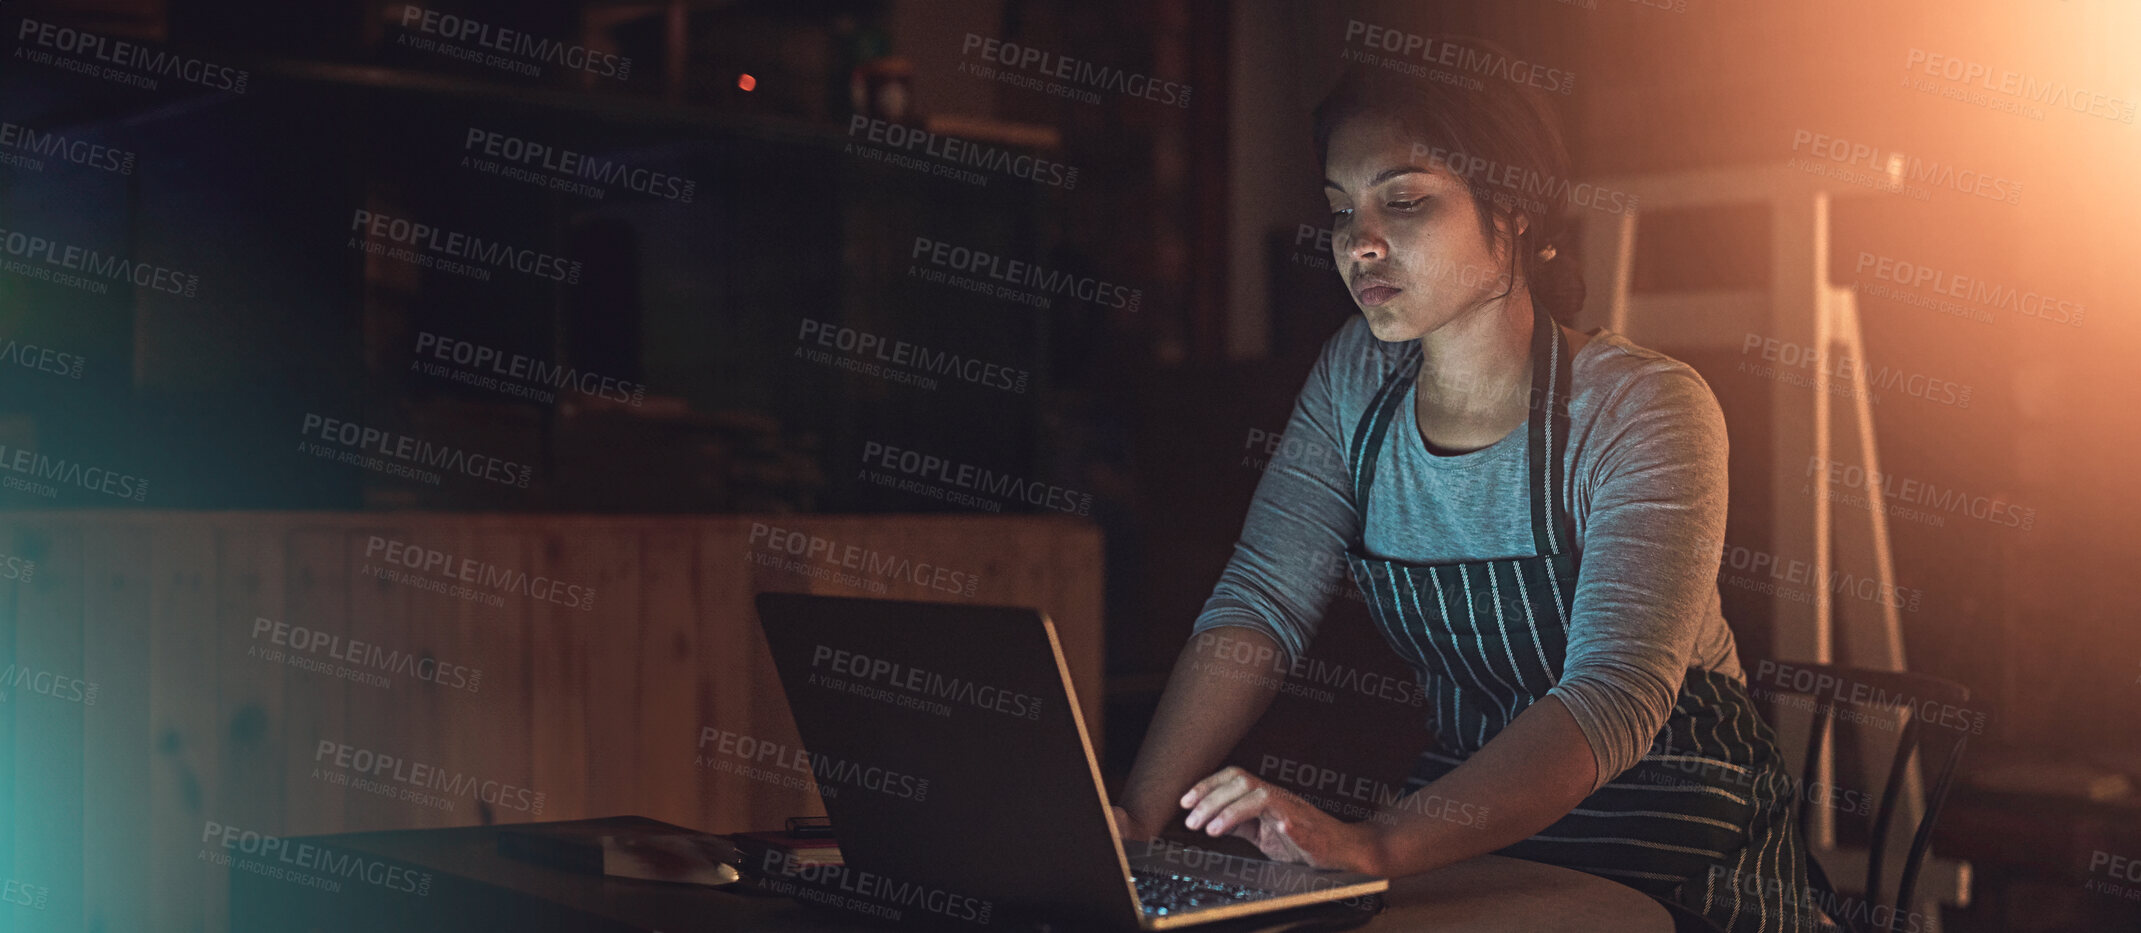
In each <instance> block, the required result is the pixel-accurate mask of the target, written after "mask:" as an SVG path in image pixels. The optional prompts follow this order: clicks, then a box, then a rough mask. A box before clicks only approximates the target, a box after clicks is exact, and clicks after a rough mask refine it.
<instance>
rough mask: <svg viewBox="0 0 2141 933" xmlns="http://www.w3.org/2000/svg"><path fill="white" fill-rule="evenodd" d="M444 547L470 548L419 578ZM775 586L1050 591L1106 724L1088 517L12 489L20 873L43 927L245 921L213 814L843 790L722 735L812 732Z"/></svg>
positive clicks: (389, 818) (731, 821)
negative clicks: (106, 508) (90, 498)
mask: <svg viewBox="0 0 2141 933" xmlns="http://www.w3.org/2000/svg"><path fill="white" fill-rule="evenodd" d="M812 540H823V541H826V542H830V543H829V544H828V545H827V550H828V551H830V550H831V549H832V548H835V547H837V548H838V549H839V550H838V551H837V552H834V556H835V557H852V558H853V560H852V563H853V564H854V565H855V568H854V570H852V571H845V568H842V567H840V566H838V565H836V564H833V563H832V562H830V561H828V560H826V559H825V558H824V557H823V556H816V557H813V556H810V555H809V551H810V542H811V541H812ZM381 542H386V543H384V544H383V543H381ZM389 548H393V549H395V551H396V553H389ZM850 548H854V549H856V550H852V551H851V550H849V549H850ZM411 549H416V550H415V551H412V550H411ZM790 550H799V551H802V552H803V554H801V555H796V554H790V553H789V551H790ZM419 552H420V553H419ZM431 554H437V555H450V558H451V559H450V560H446V559H444V558H441V559H440V560H439V562H438V564H437V565H436V566H433V567H431V568H430V569H429V570H426V569H425V568H424V566H423V565H424V558H425V555H431ZM412 555H413V556H414V558H415V563H416V564H417V566H416V567H414V568H411V567H409V566H407V564H408V562H409V561H410V560H411V558H412ZM397 557H398V558H400V559H399V560H397V559H396V558H397ZM18 561H19V562H18ZM20 562H29V563H34V565H35V566H34V569H32V570H28V571H27V572H25V571H24V569H23V568H24V567H25V566H26V565H25V564H24V563H20ZM922 565H927V566H928V567H929V568H930V570H929V571H927V572H924V571H920V570H918V569H917V568H918V567H920V566H922ZM381 568H385V569H391V570H395V571H396V572H397V573H398V574H400V575H399V576H398V577H394V578H389V577H385V576H381V575H379V574H378V573H377V572H376V571H377V570H379V569H381ZM937 568H944V569H946V570H948V571H950V572H952V573H957V574H971V575H972V577H973V578H974V579H975V581H976V582H977V584H978V585H977V586H975V588H974V592H973V594H972V595H971V596H968V595H965V594H963V593H961V594H953V593H950V592H946V591H944V590H942V589H937V588H933V584H938V583H940V582H941V583H945V584H950V583H953V582H954V580H953V578H950V577H946V578H944V579H943V580H941V581H940V580H939V579H938V578H937V576H936V574H935V570H936V569H937ZM902 570H904V571H906V572H905V574H904V575H903V574H902V572H901V571H902ZM841 571H845V572H847V573H849V574H850V575H851V577H853V578H860V579H863V580H865V581H867V582H881V583H882V584H883V585H884V587H883V590H882V591H881V592H880V591H878V590H876V589H875V588H874V587H871V588H858V587H857V586H855V585H854V584H853V583H852V582H850V580H849V579H840V578H828V573H830V572H841ZM486 577H489V578H491V579H490V582H488V583H486V582H485V578H486ZM916 577H920V578H921V582H916V579H915V578H916ZM964 579H965V578H963V577H962V578H959V579H958V580H957V582H964ZM531 581H540V582H531ZM449 585H459V586H461V587H463V589H464V590H467V591H469V592H470V593H472V594H473V596H474V597H475V598H467V596H466V595H464V594H456V593H454V592H451V591H448V592H441V591H440V589H439V588H440V587H444V586H449ZM766 590H774V591H789V592H814V593H826V594H837V595H851V596H861V595H881V596H885V597H888V598H894V599H918V600H945V601H950V600H971V601H974V602H982V603H993V604H1011V605H1029V606H1039V607H1042V608H1043V609H1045V610H1047V611H1048V613H1049V614H1050V616H1051V617H1053V618H1054V619H1055V621H1056V625H1057V630H1058V632H1059V633H1060V635H1061V639H1062V644H1063V651H1064V655H1065V656H1066V658H1067V660H1068V661H1069V664H1070V669H1071V676H1072V678H1073V679H1074V681H1075V682H1076V684H1077V687H1078V691H1079V699H1080V701H1081V702H1082V703H1083V705H1084V710H1085V716H1086V724H1087V726H1088V727H1089V728H1091V729H1092V730H1093V731H1094V733H1095V739H1096V741H1097V740H1098V739H1099V735H1098V733H1099V731H1100V729H1101V728H1102V724H1101V717H1100V711H1101V705H1100V704H1101V700H1102V699H1103V696H1102V689H1101V676H1102V670H1101V667H1102V640H1101V536H1100V532H1099V530H1098V529H1097V528H1096V527H1095V526H1093V525H1091V524H1089V523H1086V522H1081V521H1077V520H1073V519H1068V518H1055V517H1028V516H1017V517H1013V516H967V515H944V516H934V515H931V516H907V515H872V516H834V515H766V516H752V515H715V516H681V517H667V516H630V515H621V516H585V515H579V516H574V515H465V514H446V513H413V512H412V513H380V514H374V513H362V514H359V513H286V512H15V513H9V514H6V515H0V672H4V673H0V677H4V678H5V680H4V682H0V817H4V818H0V869H4V870H5V871H4V873H0V877H4V878H5V879H7V880H9V881H11V882H20V883H23V884H28V885H34V886H37V887H38V888H41V889H46V890H48V892H49V893H48V896H47V897H46V898H45V906H44V909H43V910H42V911H39V912H31V911H26V910H25V911H24V912H23V913H24V916H25V917H26V918H29V919H34V920H35V922H36V924H37V926H36V927H35V928H36V929H41V930H43V929H49V930H65V931H82V930H98V929H103V930H152V929H154V930H179V929H207V930H220V929H222V928H223V926H224V919H225V916H226V914H225V910H224V908H225V894H226V892H227V891H228V890H229V882H228V880H227V873H228V871H229V870H228V869H225V868H220V867H216V866H212V865H210V864H209V863H207V862H204V861H200V860H198V859H197V858H196V856H197V855H198V854H199V853H200V852H201V851H202V850H203V848H204V847H203V845H202V842H201V840H202V836H203V834H204V831H205V830H207V829H208V824H210V823H215V824H222V825H230V826H238V827H242V828H243V829H245V830H247V831H252V832H258V833H266V834H272V835H276V836H299V835H317V834H324V833H340V832H349V831H362V830H391V829H422V828H427V827H446V826H467V825H473V824H478V823H483V822H488V821H496V822H502V823H512V822H527V821H536V820H560V819H582V818H588V817H597V816H603V815H606V814H611V813H617V812H634V813H644V814H647V815H649V816H653V817H657V818H660V819H664V820H668V821H670V822H673V823H678V824H682V825H687V826H694V827H702V828H705V829H708V830H711V831H715V832H731V831H738V830H744V829H750V828H752V827H758V826H778V825H780V824H781V820H782V819H783V818H784V817H787V816H790V815H794V814H802V813H821V812H823V811H822V809H820V803H819V799H818V795H817V793H816V792H815V791H813V790H811V789H809V787H808V785H807V784H806V783H805V782H801V781H793V780H787V779H786V778H791V777H792V775H791V774H785V773H784V774H781V775H771V774H760V775H754V776H752V777H746V776H744V774H743V773H741V772H740V771H738V770H735V769H733V768H725V767H724V765H729V766H733V765H736V764H738V763H739V761H742V759H741V758H739V757H738V756H737V755H736V754H734V753H731V754H729V755H723V754H720V753H719V752H718V750H717V747H709V746H707V745H702V739H703V737H704V736H705V735H706V734H707V733H706V730H708V729H713V730H717V731H718V734H719V735H721V736H724V737H726V736H742V737H748V738H749V739H750V740H751V741H752V742H754V743H760V744H762V745H763V744H770V745H771V746H773V747H778V748H785V749H794V748H796V747H798V742H797V739H796V732H795V724H794V721H793V720H792V719H791V718H790V716H789V713H788V706H787V703H786V701H785V700H784V698H783V694H782V692H781V689H780V684H779V681H778V679H777V678H776V675H775V674H774V671H773V664H772V659H771V657H770V655H768V653H767V651H766V648H765V645H764V643H763V637H762V636H761V634H760V633H759V631H758V624H757V621H756V613H755V611H754V610H753V609H752V607H751V598H752V596H753V594H754V593H756V592H759V591H766ZM590 592H591V593H592V597H593V598H592V602H590V603H584V604H582V605H583V606H585V607H586V608H582V607H580V606H575V605H573V604H572V603H573V600H574V597H575V596H576V595H578V596H586V595H587V594H588V593H590ZM261 620H265V621H266V624H267V627H266V628H265V629H263V628H262V622H261ZM277 626H283V627H284V628H280V629H278V628H277ZM278 632H280V633H281V638H280V643H278V638H277V634H278ZM301 632H302V633H310V634H304V635H300V633H301ZM298 638H304V639H306V641H307V643H308V646H307V647H306V648H299V647H297V646H295V645H293V644H290V642H292V641H294V640H296V639H298ZM315 638H318V639H323V640H322V641H321V642H320V643H319V644H317V645H312V644H311V641H312V639H315ZM375 648H376V649H379V651H380V652H381V653H380V654H377V655H374V654H373V653H372V652H373V649H375ZM389 652H391V653H392V654H391V655H389V654H387V653H389ZM278 654H279V655H280V657H278V656H277V655H278ZM390 657H398V658H400V659H402V660H405V661H406V660H408V659H410V658H411V657H413V658H415V659H417V660H418V661H421V662H423V663H424V667H423V668H422V669H421V670H419V669H416V668H415V667H414V664H413V663H412V664H411V665H410V666H409V668H408V669H406V670H404V669H400V666H399V665H398V664H396V663H393V662H390V661H389V660H388V659H389V658H390ZM293 658H294V659H296V660H300V661H303V662H305V664H304V666H299V665H293V664H291V663H289V662H290V661H291V660H292V659H293ZM442 670H444V671H446V673H444V674H442V673H441V671H442ZM323 743H324V746H323ZM323 747H324V749H325V751H324V752H323V751H322V749H323ZM345 750H351V753H350V755H349V756H347V757H346V758H345V757H344V756H343V754H342V753H343V752H344V751H345ZM359 755H362V756H364V759H365V760H372V759H376V758H378V756H392V757H393V758H394V759H395V760H397V761H398V762H400V763H402V764H404V765H406V766H407V767H406V768H404V771H403V773H404V774H405V775H407V776H410V777H413V778H415V779H416V785H414V786H424V785H426V784H427V783H429V782H427V781H426V780H425V779H427V778H432V777H438V776H441V775H443V776H444V780H443V781H442V782H440V783H441V784H442V785H443V786H440V787H437V788H436V789H433V788H432V787H429V786H425V787H424V790H425V791H426V793H425V794H424V798H425V799H421V800H419V799H414V798H410V797H404V796H395V795H397V794H400V793H401V792H403V791H407V790H410V789H411V788H412V785H411V784H410V783H405V782H397V781H395V780H392V769H389V771H388V772H387V773H385V774H382V775H381V777H382V778H383V779H382V780H380V781H377V782H375V783H376V785H377V786H374V787H371V788H369V789H360V787H359V786H358V783H357V782H356V781H354V780H352V778H353V777H361V776H363V775H362V773H361V772H360V771H358V770H357V769H356V768H354V767H351V765H358V764H359V761H358V756H359ZM338 759H340V760H338ZM418 768H421V769H425V770H422V771H418V770H417V769H418ZM0 907H5V908H8V909H15V908H16V905H12V904H7V905H0ZM7 922H9V921H7V920H5V919H0V924H5V923H7Z"/></svg>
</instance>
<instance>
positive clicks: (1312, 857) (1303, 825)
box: [1181, 766, 1382, 874]
mask: <svg viewBox="0 0 2141 933" xmlns="http://www.w3.org/2000/svg"><path fill="white" fill-rule="evenodd" d="M1181 803H1182V806H1183V807H1184V808H1186V809H1188V810H1189V811H1190V813H1189V816H1188V818H1187V819H1185V820H1184V821H1183V825H1185V826H1188V827H1189V828H1190V829H1202V830H1204V833H1205V835H1207V836H1218V835H1221V834H1223V833H1230V832H1231V833H1232V834H1234V835H1236V836H1240V837H1242V838H1243V839H1247V840H1249V841H1250V842H1253V843H1255V844H1256V847H1257V848H1258V849H1259V850H1261V851H1262V852H1263V853H1264V857H1265V858H1268V859H1271V860H1273V861H1279V862H1300V863H1303V864H1306V865H1308V866H1309V867H1311V868H1325V869H1338V870H1341V871H1357V872H1366V873H1368V874H1381V873H1382V872H1381V871H1379V870H1378V869H1379V862H1380V859H1379V857H1378V855H1377V852H1378V850H1379V848H1380V846H1379V844H1378V837H1377V833H1376V830H1375V827H1374V825H1373V824H1372V823H1368V822H1362V823H1347V822H1344V821H1341V820H1339V819H1338V818H1336V817H1333V816H1331V815H1330V814H1328V813H1325V812H1323V811H1322V810H1319V809H1316V808H1315V807H1314V806H1312V805H1310V804H1309V803H1308V802H1307V801H1305V800H1302V799H1301V798H1299V797H1296V796H1294V795H1293V794H1292V793H1289V792H1288V791H1286V790H1285V789H1284V788H1281V787H1278V786H1276V785H1274V784H1272V783H1271V782H1269V781H1266V780H1264V779H1263V778H1260V777H1257V776H1256V775H1253V774H1250V773H1249V772H1247V771H1244V770H1242V769H1241V768H1238V767H1233V766H1228V767H1226V768H1222V769H1220V770H1219V771H1217V772H1215V773H1213V774H1212V776H1211V777H1208V778H1205V779H1204V780H1202V781H1198V782H1197V785H1196V786H1195V787H1192V788H1190V789H1189V793H1186V794H1183V795H1182V801H1181Z"/></svg>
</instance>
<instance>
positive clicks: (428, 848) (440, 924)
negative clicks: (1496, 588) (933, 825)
mask: <svg viewBox="0 0 2141 933" xmlns="http://www.w3.org/2000/svg"><path fill="white" fill-rule="evenodd" d="M616 821H617V822H619V823H620V824H623V823H631V822H643V821H639V820H637V819H636V818H632V817H620V818H616ZM497 832H498V831H497V829H496V828H492V827H466V828H461V829H433V830H410V831H398V832H378V833H354V834H348V835H342V836H336V837H326V838H319V839H314V840H310V841H312V842H316V843H319V844H321V845H324V846H327V847H331V848H332V849H333V850H335V852H336V853H337V854H338V855H351V854H358V855H369V856H377V857H382V858H385V859H390V860H392V861H394V862H396V863H400V864H404V865H407V866H409V867H411V868H414V869H416V870H418V871H423V872H429V873H430V874H431V876H432V878H431V881H430V887H429V889H428V891H427V892H426V893H423V894H421V895H419V894H415V893H411V892H410V891H408V890H397V889H395V888H394V887H391V886H389V885H387V884H370V883H365V882H358V881H344V882H342V885H341V889H340V890H338V891H327V890H322V889H321V888H318V887H314V886H311V885H308V884H301V883H297V882H295V881H293V880H291V879H290V878H287V877H285V878H273V877H268V876H266V875H263V874H259V873H254V872H250V871H239V870H233V871H232V872H231V875H230V877H231V921H232V922H231V933H271V931H272V933H282V931H286V930H311V931H317V933H343V931H348V933H357V931H365V933H370V931H375V930H395V931H428V930H438V931H442V933H444V931H454V933H492V931H496V933H508V931H510V933H522V931H527V930H556V931H560V933H566V931H581V930H588V931H602V933H627V931H635V933H636V931H653V930H662V931H669V933H693V931H740V933H750V931H758V930H767V931H772V930H801V931H825V933H849V931H871V933H882V931H885V930H889V929H896V928H895V927H892V926H890V925H888V924H884V923H882V922H880V921H876V920H873V919H868V918H865V917H862V916H861V915H850V914H846V913H843V912H840V911H837V910H830V909H812V908H807V907H804V906H802V905H800V904H796V903H794V902H792V901H789V900H786V899H782V898H774V897H768V896H765V895H755V894H743V893H733V892H731V891H730V890H727V889H707V888H696V887H692V886H688V885H671V884H657V883H652V882H637V881H628V880H621V879H609V878H600V877H595V876H589V875H575V874H571V873H568V872H563V871H557V870H554V869H549V868H544V867H542V866H538V865H531V864H527V863H523V862H518V861H515V860H512V859H507V858H503V857H501V856H499V855H498V854H497ZM382 877H384V876H382ZM396 881H397V883H400V884H401V886H402V887H403V888H406V887H409V886H410V885H408V884H407V883H406V882H405V881H403V880H402V878H401V876H396ZM1387 900H1388V902H1389V904H1390V906H1389V908H1388V909H1386V910H1385V911H1384V912H1383V913H1382V914H1381V915H1379V916H1377V917H1376V918H1375V919H1374V920H1372V921H1370V922H1369V923H1368V924H1367V925H1366V926H1363V927H1359V928H1358V929H1360V930H1362V931H1367V933H1396V931H1410V930H1430V931H1434V933H1565V931H1574V930H1580V931H1584V933H1670V931H1671V930H1672V928H1673V927H1672V921H1671V919H1670V917H1668V915H1667V914H1666V912H1665V910H1664V908H1662V907H1659V906H1658V905H1657V904H1656V903H1655V902H1653V901H1651V899H1650V898H1648V897H1645V896H1643V895H1642V894H1639V893H1637V892H1636V891H1635V890H1634V889H1632V888H1628V887H1625V886H1622V885H1619V884H1616V883H1614V882H1612V881H1608V880H1606V879H1603V878H1599V877H1597V876H1595V875H1586V874H1583V873H1581V872H1576V871H1570V870H1568V869H1565V868H1555V867H1552V866H1548V865H1539V864H1535V863H1531V862H1523V861H1518V860H1516V859H1508V858H1501V857H1499V856H1491V855H1489V856H1482V857H1480V858H1476V859H1472V860H1470V861H1467V862H1463V863H1460V864H1457V865H1453V866H1450V867H1449V868H1445V869H1442V870H1440V871H1436V872H1430V873H1428V874H1425V875H1419V876H1414V877H1411V878H1405V879H1400V880H1398V881H1397V882H1395V883H1393V884H1392V886H1391V893H1390V895H1389V897H1388V898H1387ZM963 929H966V930H985V929H986V928H984V927H974V926H967V927H964V928H963ZM1192 929H1199V928H1192ZM1229 929H1230V930H1231V929H1237V928H1233V927H1230V928H1229Z"/></svg>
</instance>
